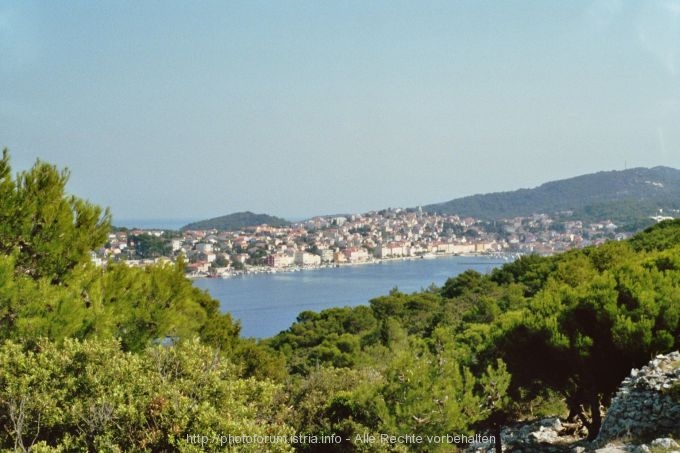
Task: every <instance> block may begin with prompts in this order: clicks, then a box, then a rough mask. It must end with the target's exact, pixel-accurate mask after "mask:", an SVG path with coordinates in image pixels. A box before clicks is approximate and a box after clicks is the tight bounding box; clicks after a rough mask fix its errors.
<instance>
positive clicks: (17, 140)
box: [0, 0, 680, 220]
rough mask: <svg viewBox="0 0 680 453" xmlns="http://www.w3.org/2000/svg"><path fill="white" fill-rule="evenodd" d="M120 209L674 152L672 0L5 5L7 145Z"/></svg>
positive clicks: (493, 180) (304, 198)
mask: <svg viewBox="0 0 680 453" xmlns="http://www.w3.org/2000/svg"><path fill="white" fill-rule="evenodd" d="M1 146H6V147H8V148H9V149H10V152H11V155H12V161H13V166H14V169H15V170H23V169H27V168H29V167H30V166H31V165H32V164H33V163H34V162H35V160H36V159H37V158H40V159H42V160H46V161H48V162H51V163H54V164H57V165H58V166H60V167H68V168H70V170H71V181H70V185H69V190H70V191H72V192H73V193H75V194H77V195H79V196H82V197H84V198H88V199H90V200H91V201H93V202H95V203H98V204H101V205H104V206H109V207H110V208H111V209H112V211H113V213H114V217H115V218H116V219H117V220H121V219H129V218H183V219H200V218H206V217H214V216H217V215H222V214H226V213H230V212H235V211H242V210H251V211H256V212H266V213H269V214H274V215H279V216H283V217H288V218H300V217H305V216H311V215H314V214H328V213H337V212H364V211H368V210H372V209H380V208H384V207H389V206H391V207H397V206H401V207H407V206H417V205H419V204H427V203H433V202H440V201H445V200H449V199H452V198H456V197H460V196H464V195H471V194H474V193H482V192H491V191H499V190H512V189H517V188H520V187H533V186H536V185H538V184H540V183H542V182H545V181H549V180H554V179H561V178H566V177H571V176H576V175H579V174H584V173H590V172H595V171H600V170H612V169H623V168H624V166H625V165H627V166H628V167H633V166H656V165H667V166H672V167H676V168H677V167H680V0H669V1H658V2H654V1H652V2H627V1H621V2H620V1H616V0H605V1H595V2H581V1H569V2H556V1H534V2H529V1H495V2H492V1H477V0H475V1H469V2H456V1H442V2H434V1H432V2H429V1H412V2H401V1H384V2H381V1H371V2H369V1H365V0H360V1H346V0H342V1H341V0H338V1H316V0H309V1H269V2H258V1H253V0H247V1H242V2H235V1H232V2H230V1H217V2H208V1H200V2H188V1H187V2H175V1H139V0H135V1H130V2H125V1H110V2H104V1H89V0H88V1H83V2H76V1H69V2H53V1H44V2H31V1H27V0H20V1H16V2H15V1H7V0H3V1H2V2H0V147H1Z"/></svg>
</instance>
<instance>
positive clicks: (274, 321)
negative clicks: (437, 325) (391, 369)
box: [194, 256, 507, 338]
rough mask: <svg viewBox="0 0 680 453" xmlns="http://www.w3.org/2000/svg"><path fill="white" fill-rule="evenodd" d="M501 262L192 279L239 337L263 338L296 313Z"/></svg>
mask: <svg viewBox="0 0 680 453" xmlns="http://www.w3.org/2000/svg"><path fill="white" fill-rule="evenodd" d="M505 263H507V261H506V260H504V259H502V258H499V257H488V256H450V257H438V258H433V259H418V260H404V261H401V260H399V261H395V260H391V261H382V262H380V263H370V264H361V265H352V266H342V267H337V268H321V269H305V270H300V271H297V272H279V273H274V274H253V275H244V276H234V277H230V278H224V279H223V278H205V279H197V280H194V285H195V286H196V287H198V288H201V289H203V290H206V291H208V293H210V295H211V296H212V297H214V298H215V299H217V300H219V301H220V307H221V309H222V311H223V312H228V313H230V314H231V315H232V317H233V318H235V319H237V320H239V321H240V322H241V335H242V336H244V337H253V338H267V337H271V336H274V335H276V334H277V333H279V332H281V331H283V330H286V329H288V328H289V327H290V326H291V325H292V324H293V323H294V322H295V320H296V319H297V316H298V314H299V313H300V312H302V311H306V310H312V311H321V310H324V309H327V308H333V307H355V306H358V305H367V304H368V303H369V301H370V300H371V299H372V298H374V297H378V296H382V295H386V294H388V293H389V292H390V290H392V289H398V290H399V291H401V292H404V293H412V292H416V291H421V290H423V289H426V288H428V287H430V286H431V285H432V284H434V285H436V286H438V287H441V286H442V285H443V284H444V282H446V280H447V279H448V278H449V277H453V276H455V275H458V274H460V273H461V272H464V271H465V270H467V269H474V270H476V271H478V272H480V273H488V272H490V271H491V270H493V269H494V268H496V267H499V266H501V265H503V264H505Z"/></svg>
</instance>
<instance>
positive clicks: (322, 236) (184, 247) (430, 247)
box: [93, 208, 630, 278]
mask: <svg viewBox="0 0 680 453" xmlns="http://www.w3.org/2000/svg"><path fill="white" fill-rule="evenodd" d="M567 214H568V213H567ZM618 229H619V228H618V227H617V225H615V224H613V223H612V222H611V221H609V220H603V221H599V222H593V223H587V224H586V223H585V222H583V221H581V220H576V219H573V220H563V219H561V220H560V221H556V220H555V219H553V218H551V216H549V215H547V214H535V215H532V216H528V217H514V218H510V219H502V220H497V221H484V220H480V219H475V218H471V217H460V216H456V215H437V214H430V213H427V212H423V211H422V209H420V208H418V209H398V208H397V209H385V210H381V211H373V212H368V213H365V214H353V215H334V216H318V217H313V218H310V219H308V220H305V221H302V222H297V223H293V224H291V225H289V226H283V227H273V226H268V225H266V224H263V225H259V226H252V227H246V228H243V229H241V230H239V231H219V230H215V229H212V230H182V231H169V230H158V229H125V228H122V229H116V230H115V231H112V232H111V233H110V235H109V238H108V242H107V243H106V245H105V247H102V248H101V249H99V250H96V251H95V252H93V260H94V261H95V262H96V263H97V264H99V265H105V264H106V263H108V262H116V261H124V262H125V263H127V264H128V265H130V266H144V265H147V264H151V263H157V262H176V261H177V260H180V259H181V260H183V262H184V263H185V271H186V273H187V275H188V276H189V277H194V278H196V277H229V276H233V275H242V274H247V273H262V272H268V273H273V272H279V271H295V270H301V269H305V268H318V267H335V266H342V265H349V264H363V263H372V262H380V261H382V260H393V259H401V260H404V259H428V258H436V257H441V256H451V255H475V254H485V255H502V256H517V255H522V254H531V253H536V254H541V255H548V254H553V253H557V252H561V251H565V250H569V249H573V248H580V247H584V246H588V245H596V244H600V243H602V242H605V241H607V240H621V239H625V238H627V237H629V236H630V233H628V232H619V231H617V230H618Z"/></svg>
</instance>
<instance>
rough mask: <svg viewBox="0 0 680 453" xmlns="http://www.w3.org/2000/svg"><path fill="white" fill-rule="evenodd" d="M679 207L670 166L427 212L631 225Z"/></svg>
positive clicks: (678, 183)
mask: <svg viewBox="0 0 680 453" xmlns="http://www.w3.org/2000/svg"><path fill="white" fill-rule="evenodd" d="M659 208H662V209H664V212H666V211H667V210H671V209H678V208H680V170H676V169H674V168H668V167H654V168H631V169H629V170H623V171H603V172H598V173H593V174H588V175H582V176H577V177H575V178H569V179H563V180H560V181H552V182H547V183H545V184H542V185H541V186H538V187H536V188H533V189H519V190H515V191H511V192H496V193H490V194H484V195H481V194H480V195H472V196H469V197H464V198H458V199H455V200H451V201H447V202H445V203H438V204H432V205H428V206H425V207H423V209H424V210H425V211H428V212H436V213H441V214H457V215H461V216H471V217H477V218H482V219H499V218H508V217H515V216H526V215H531V214H534V213H545V214H554V213H558V212H562V211H573V215H574V216H575V217H578V218H582V219H595V218H598V219H602V218H611V219H612V220H613V221H614V222H617V221H618V222H628V221H632V220H636V219H640V218H644V217H648V216H650V215H654V214H656V213H657V212H658V209H659Z"/></svg>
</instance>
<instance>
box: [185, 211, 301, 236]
mask: <svg viewBox="0 0 680 453" xmlns="http://www.w3.org/2000/svg"><path fill="white" fill-rule="evenodd" d="M263 224H267V225H269V226H275V227H279V226H287V225H290V222H289V221H287V220H286V219H282V218H280V217H274V216H270V215H267V214H254V213H252V212H250V211H246V212H235V213H233V214H228V215H224V216H221V217H215V218H213V219H208V220H201V221H199V222H193V223H190V224H188V225H185V226H183V227H182V230H213V229H214V230H223V231H234V230H240V229H243V228H246V227H252V226H258V225H263Z"/></svg>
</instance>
